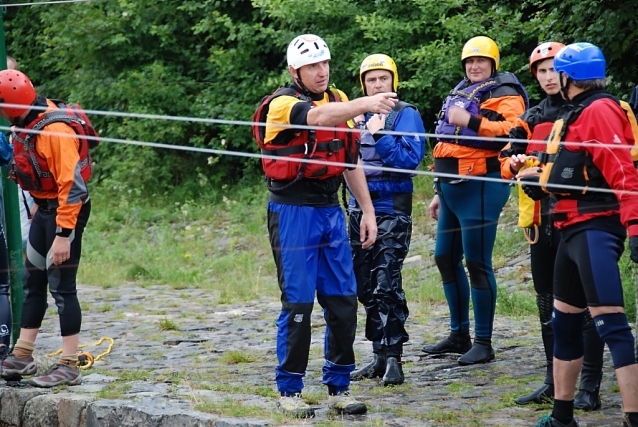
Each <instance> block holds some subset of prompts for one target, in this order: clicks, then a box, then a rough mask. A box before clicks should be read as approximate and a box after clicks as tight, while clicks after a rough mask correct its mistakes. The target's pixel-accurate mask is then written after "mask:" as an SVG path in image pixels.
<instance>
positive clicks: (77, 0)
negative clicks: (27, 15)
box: [0, 0, 104, 7]
mask: <svg viewBox="0 0 638 427" xmlns="http://www.w3.org/2000/svg"><path fill="white" fill-rule="evenodd" d="M96 1H104V0H58V1H38V2H32V3H13V4H0V7H17V6H43V5H51V4H62V3H89V2H96Z"/></svg>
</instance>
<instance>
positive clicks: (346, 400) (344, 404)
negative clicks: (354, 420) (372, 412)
mask: <svg viewBox="0 0 638 427" xmlns="http://www.w3.org/2000/svg"><path fill="white" fill-rule="evenodd" d="M328 406H329V407H330V409H332V410H333V411H335V412H337V413H339V414H345V415H357V414H365V413H366V412H368V407H367V406H366V404H365V403H363V402H359V401H358V400H357V399H355V398H354V397H353V396H352V395H351V394H350V392H349V391H344V392H343V393H339V394H336V395H332V396H328Z"/></svg>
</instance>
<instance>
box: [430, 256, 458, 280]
mask: <svg viewBox="0 0 638 427" xmlns="http://www.w3.org/2000/svg"><path fill="white" fill-rule="evenodd" d="M434 262H435V263H436V266H437V267H438V269H439V272H440V273H441V280H443V283H450V282H454V281H456V268H455V267H456V265H455V264H454V260H453V259H452V255H451V254H448V255H439V256H435V257H434Z"/></svg>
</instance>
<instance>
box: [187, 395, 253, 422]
mask: <svg viewBox="0 0 638 427" xmlns="http://www.w3.org/2000/svg"><path fill="white" fill-rule="evenodd" d="M194 409H195V410H197V411H202V412H208V413H211V414H219V415H222V416H224V417H233V418H234V417H238V418H246V417H256V416H263V415H264V412H265V410H264V408H262V407H260V406H255V405H246V404H245V403H243V402H241V401H237V400H235V399H232V398H230V397H228V398H226V399H224V400H223V401H222V402H210V401H203V402H201V403H198V404H196V405H195V408H194Z"/></svg>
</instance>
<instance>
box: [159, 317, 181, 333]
mask: <svg viewBox="0 0 638 427" xmlns="http://www.w3.org/2000/svg"><path fill="white" fill-rule="evenodd" d="M159 329H160V331H176V330H178V329H179V326H178V325H177V323H175V322H173V321H172V320H171V319H166V318H164V319H160V321H159Z"/></svg>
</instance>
